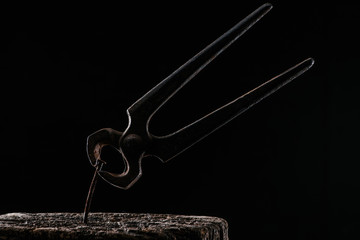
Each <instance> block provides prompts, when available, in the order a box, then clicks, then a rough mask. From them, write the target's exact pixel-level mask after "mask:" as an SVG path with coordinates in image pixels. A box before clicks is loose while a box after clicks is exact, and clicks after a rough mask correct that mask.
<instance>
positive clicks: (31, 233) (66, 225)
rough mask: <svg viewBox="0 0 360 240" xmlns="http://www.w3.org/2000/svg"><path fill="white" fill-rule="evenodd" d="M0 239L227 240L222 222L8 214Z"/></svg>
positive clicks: (113, 215) (138, 216)
mask: <svg viewBox="0 0 360 240" xmlns="http://www.w3.org/2000/svg"><path fill="white" fill-rule="evenodd" d="M0 239H1V240H22V239H27V240H40V239H48V240H55V239H56V240H62V239H67V240H74V239H77V240H85V239H86V240H88V239H96V240H115V239H116V240H121V239H123V240H130V239H131V240H134V239H140V240H141V239H147V240H150V239H157V240H162V239H177V240H182V239H191V240H197V239H202V240H205V239H206V240H228V224H227V222H226V221H225V220H224V219H221V218H218V217H208V216H185V215H171V214H137V213H90V214H89V221H88V223H87V224H83V223H82V214H80V213H8V214H4V215H0Z"/></svg>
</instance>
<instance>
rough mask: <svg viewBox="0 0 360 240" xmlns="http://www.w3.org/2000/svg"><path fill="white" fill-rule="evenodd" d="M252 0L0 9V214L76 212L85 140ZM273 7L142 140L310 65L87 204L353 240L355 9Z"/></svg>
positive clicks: (359, 184)
mask: <svg viewBox="0 0 360 240" xmlns="http://www.w3.org/2000/svg"><path fill="white" fill-rule="evenodd" d="M289 2H290V3H289ZM262 3H264V2H262V1H241V2H234V3H229V2H215V3H207V4H204V5H202V6H201V7H198V6H194V5H193V4H186V3H185V2H178V3H168V4H166V5H164V4H158V5H156V4H155V3H151V4H147V5H143V4H140V3H138V2H134V3H133V4H131V5H125V4H124V5H117V6H115V5H113V6H112V5H105V4H101V5H93V6H90V8H88V7H89V6H85V5H84V6H80V7H79V6H70V5H69V6H32V8H27V9H25V11H24V12H19V11H18V10H14V11H13V12H11V13H10V12H8V10H7V8H4V9H3V11H4V13H6V15H3V20H2V22H1V27H2V31H1V32H0V35H1V48H0V79H1V96H0V97H1V119H2V124H1V134H2V137H1V145H0V146H1V161H0V169H1V174H0V189H1V191H0V194H1V196H0V213H7V212H47V211H50V212H58V211H66V212H81V211H82V210H83V205H84V202H85V198H86V194H87V191H88V186H89V184H90V180H91V177H92V174H93V168H92V167H91V166H90V164H89V162H88V160H87V156H86V151H85V143H86V137H87V136H88V135H89V134H91V133H92V132H94V131H96V130H98V129H100V128H104V127H111V128H114V129H117V130H120V131H121V130H124V129H125V127H126V126H127V116H126V113H125V111H126V109H127V108H128V107H129V106H130V105H131V104H132V103H133V102H134V101H136V100H137V99H138V98H139V97H141V96H142V95H143V94H144V93H146V92H147V91H148V90H149V89H150V88H151V87H153V86H154V85H155V84H157V83H158V82H159V81H160V80H162V79H163V78H165V77H166V76H167V75H169V74H170V73H171V72H172V71H174V70H175V69H176V68H177V67H179V66H180V65H181V64H183V63H184V62H185V61H187V60H188V59H189V58H190V57H192V56H193V55H194V54H196V53H197V52H198V51H200V50H201V49H202V48H204V47H205V46H206V45H207V44H209V43H210V42H211V41H213V40H215V39H216V38H217V37H218V36H220V35H221V34H222V33H224V32H225V31H226V30H228V29H229V28H230V27H232V26H233V25H235V24H236V23H237V22H238V21H240V20H241V19H242V18H244V17H245V16H246V15H248V14H249V13H250V12H251V11H253V10H254V9H256V8H257V7H258V6H260V5H261V4H262ZM273 5H274V8H273V10H272V11H271V12H270V13H269V14H268V15H267V16H265V17H264V18H263V19H262V20H261V21H260V22H258V23H257V24H256V25H255V26H254V27H253V28H252V29H250V30H249V31H248V32H247V33H246V34H245V35H244V36H243V37H241V38H240V39H239V40H238V41H237V42H236V43H235V44H234V45H232V46H231V47H230V48H229V49H228V50H227V51H226V52H224V53H223V54H222V55H221V56H219V57H218V58H217V59H216V60H215V61H213V62H212V63H211V64H210V65H209V66H208V67H207V68H206V69H205V70H204V71H203V72H201V73H200V74H199V75H198V76H197V77H196V78H195V79H194V80H193V81H192V82H191V83H189V84H188V85H187V86H185V87H184V88H183V89H182V90H181V91H180V92H179V93H178V94H177V95H176V96H175V97H174V98H173V99H171V100H170V101H169V102H168V104H166V105H165V106H164V107H163V108H162V109H161V110H160V111H159V112H158V113H157V114H156V115H155V116H154V118H153V120H152V122H151V125H150V129H151V131H152V133H154V134H157V135H161V134H166V133H170V132H172V131H174V130H176V129H178V128H179V127H182V126H185V125H186V124H188V123H190V122H192V121H194V120H196V119H197V118H198V117H201V116H202V115H204V114H206V113H208V112H210V111H212V110H214V109H215V108H217V107H219V106H221V105H223V104H225V103H227V102H228V101H230V100H232V99H234V98H236V97H238V96H240V95H241V94H242V93H245V92H246V91H248V90H250V89H252V88H253V87H256V86H257V85H259V84H260V83H262V82H264V81H266V80H268V79H270V78H271V77H273V76H275V75H277V74H279V73H280V72H282V71H284V70H285V69H287V68H289V67H290V66H292V65H294V64H296V63H297V62H300V61H302V60H303V59H305V58H308V57H313V58H314V59H315V65H314V66H313V68H312V69H311V70H309V72H307V73H305V74H304V75H302V76H301V77H300V78H298V79H297V80H296V81H294V82H293V83H291V84H289V85H288V86H286V87H284V88H283V89H281V90H280V91H279V92H277V93H276V94H274V95H272V96H271V97H269V98H267V99H266V100H264V101H263V102H261V103H260V104H258V105H257V106H256V107H254V108H252V109H250V110H249V111H248V112H246V113H245V114H243V115H241V116H240V117H238V118H237V119H236V120H234V121H232V122H231V123H229V124H228V125H226V126H224V127H223V128H221V129H220V130H218V131H217V132H215V133H213V134H212V135H210V136H209V137H208V138H206V139H204V140H203V141H202V142H200V143H198V144H196V145H195V146H194V147H192V148H191V149H189V150H188V151H186V152H184V153H183V154H181V155H179V156H178V157H176V158H175V159H173V160H172V161H170V162H169V163H167V164H162V163H161V162H159V161H158V160H157V159H150V158H149V159H144V161H143V176H142V178H141V179H140V180H139V181H138V182H137V183H136V184H135V185H134V186H133V187H132V188H131V189H129V190H126V191H124V190H120V189H116V188H114V187H112V186H110V185H108V184H106V183H105V182H103V181H99V184H98V186H97V189H96V192H95V196H94V201H93V205H92V211H112V212H150V213H174V214H189V215H210V216H217V217H222V218H224V219H226V220H227V221H228V223H229V227H230V238H231V239H242V238H243V239H263V238H266V239H352V238H358V237H360V204H359V202H360V194H359V190H360V174H359V170H360V162H359V153H358V148H359V146H358V142H359V140H358V138H359V134H360V127H359V117H360V112H359V108H358V92H359V85H360V81H359V80H360V79H359V75H358V72H359V66H360V56H359V48H358V44H359V37H358V29H359V25H358V23H359V18H360V17H359V10H360V9H359V6H357V5H349V4H341V5H338V4H335V5H320V4H315V3H311V2H304V1H276V2H273ZM108 157H109V158H111V157H114V156H113V153H111V152H108Z"/></svg>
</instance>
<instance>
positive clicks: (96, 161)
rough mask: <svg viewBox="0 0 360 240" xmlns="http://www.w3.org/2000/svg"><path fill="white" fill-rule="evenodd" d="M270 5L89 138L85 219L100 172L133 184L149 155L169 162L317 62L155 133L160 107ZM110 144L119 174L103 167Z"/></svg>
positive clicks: (297, 67) (114, 180)
mask: <svg viewBox="0 0 360 240" xmlns="http://www.w3.org/2000/svg"><path fill="white" fill-rule="evenodd" d="M271 8H272V5H271V4H269V3H267V4H264V5H262V6H260V7H259V8H258V9H256V10H255V11H254V12H252V13H251V14H250V15H248V16H247V17H246V18H244V19H243V20H242V21H240V22H239V23H237V24H236V25H235V26H234V27H233V28H231V29H230V30H228V31H227V32H225V33H224V34H223V35H222V36H220V37H219V38H218V39H216V40H215V41H214V42H212V43H211V44H209V45H208V46H207V47H206V48H205V49H203V50H202V51H200V52H199V53H198V54H196V55H195V56H194V57H193V58H191V59H190V60H189V61H187V62H186V63H185V64H184V65H182V66H181V67H179V68H178V69H177V70H176V71H174V72H173V73H172V74H170V75H169V76H168V77H167V78H165V79H164V80H163V81H161V82H160V83H159V84H158V85H156V86H155V87H154V88H153V89H151V90H150V91H149V92H147V93H146V94H145V95H144V96H143V97H141V98H140V99H139V100H137V101H136V102H135V103H134V104H133V105H131V106H130V107H129V108H128V109H127V115H128V121H129V123H128V126H127V128H126V129H125V131H123V132H119V131H116V130H114V129H111V128H103V129H100V130H98V131H96V132H95V133H93V134H91V135H90V136H89V137H88V139H87V154H88V157H89V160H90V163H91V164H92V166H94V167H95V168H96V170H95V173H94V177H93V181H92V184H91V186H90V190H89V195H88V198H87V203H86V207H85V212H84V219H83V220H84V222H86V221H87V214H88V211H89V208H90V202H91V198H92V194H93V192H94V189H95V184H96V180H97V177H98V176H100V177H101V178H103V179H104V180H105V181H106V182H108V183H110V184H111V185H113V186H115V187H118V188H121V189H128V188H130V187H131V186H132V185H133V184H134V183H135V182H136V181H137V180H138V179H139V178H140V177H141V175H142V169H141V161H142V159H143V158H144V157H147V156H155V157H157V158H159V159H160V160H161V161H163V162H167V161H169V160H170V159H172V158H174V157H175V156H177V155H178V154H180V153H181V152H183V151H184V150H186V149H187V148H189V147H190V146H192V145H193V144H195V143H196V142H198V141H200V140H201V139H203V138H204V137H206V136H207V135H209V134H210V133H212V132H213V131H215V130H216V129H218V128H220V127H221V126H223V125H224V124H226V123H227V122H229V121H230V120H232V119H233V118H235V117H236V116H238V115H239V114H241V113H243V112H245V111H246V110H248V109H249V108H250V107H252V106H254V105H255V104H256V103H258V102H260V101H261V100H262V99H264V98H265V97H267V96H269V95H270V94H272V93H274V92H275V91H277V90H278V89H280V88H281V87H282V86H284V85H285V84H287V83H289V82H291V81H292V80H293V79H295V78H296V77H298V76H300V75H301V74H303V73H304V72H306V71H307V70H308V69H309V68H310V67H311V66H312V65H313V63H314V60H313V59H312V58H308V59H306V60H304V61H302V62H300V63H298V64H296V65H295V66H293V67H291V68H289V69H288V70H286V71H285V72H283V73H281V74H279V75H277V76H275V77H274V78H272V79H270V80H268V81H266V82H264V83H263V84H261V85H260V86H258V87H256V88H255V89H253V90H251V91H249V92H248V93H246V94H244V95H242V96H240V97H238V98H236V99H235V100H233V101H231V102H229V103H228V104H226V105H224V106H222V107H220V108H218V109H216V110H215V111H213V112H211V113H209V114H208V115H206V116H204V117H202V118H200V119H198V120H197V121H195V122H193V123H191V124H189V125H187V126H186V127H184V128H182V129H180V130H178V131H176V132H174V133H171V134H169V135H166V136H155V135H153V134H151V133H150V132H149V129H148V125H149V122H150V120H151V117H152V116H153V115H154V114H155V113H156V111H157V110H158V109H159V108H160V107H161V106H162V105H163V104H164V103H165V102H166V101H168V100H169V99H170V98H171V97H173V96H174V94H175V93H176V92H177V91H179V90H180V89H181V88H182V87H183V86H184V85H185V84H187V83H188V82H189V81H190V80H191V79H192V78H193V77H194V76H196V74H198V73H199V72H200V71H201V70H202V69H204V68H205V67H206V66H207V65H208V64H209V63H210V62H211V61H212V60H213V59H214V58H216V57H217V56H218V55H219V54H220V53H221V52H223V51H224V50H225V49H227V48H228V47H229V46H230V45H231V44H232V43H234V42H235V41H236V40H237V39H238V38H239V37H240V36H241V35H243V34H244V33H245V32H246V31H247V30H248V29H249V28H250V27H252V26H253V25H254V24H255V23H256V22H257V21H258V20H260V19H261V18H262V17H263V16H264V15H265V14H266V13H268V12H269V11H270V10H271ZM107 145H110V146H112V147H114V148H115V149H117V150H118V151H119V152H120V153H121V156H122V159H119V161H123V162H124V164H125V169H124V171H123V172H122V173H120V174H115V173H112V172H108V171H103V170H101V168H102V165H103V164H106V162H105V161H104V160H102V159H101V149H102V148H103V147H104V146H107Z"/></svg>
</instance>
